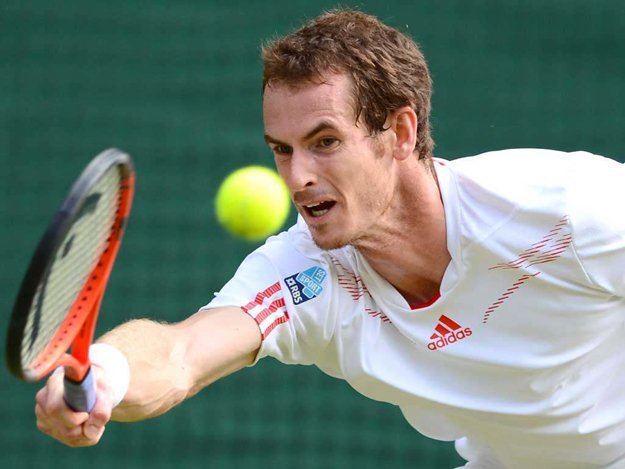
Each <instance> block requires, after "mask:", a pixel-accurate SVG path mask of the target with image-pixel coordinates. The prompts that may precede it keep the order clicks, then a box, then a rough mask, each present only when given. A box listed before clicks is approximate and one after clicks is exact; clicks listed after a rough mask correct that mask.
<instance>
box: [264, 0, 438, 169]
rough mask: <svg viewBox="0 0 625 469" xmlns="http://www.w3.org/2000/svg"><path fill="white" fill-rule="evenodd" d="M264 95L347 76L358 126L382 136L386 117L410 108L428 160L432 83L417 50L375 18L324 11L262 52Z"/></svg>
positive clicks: (420, 149) (418, 147) (422, 152)
mask: <svg viewBox="0 0 625 469" xmlns="http://www.w3.org/2000/svg"><path fill="white" fill-rule="evenodd" d="M262 58H263V65H264V71H263V88H262V90H263V93H264V91H265V89H266V87H267V86H268V85H271V84H272V83H283V84H286V85H289V86H298V85H300V84H303V83H307V82H308V83H315V82H318V83H322V82H323V78H324V75H326V74H327V73H339V74H343V73H345V74H347V75H349V76H350V77H351V80H352V83H353V87H354V90H353V99H354V106H355V109H354V112H355V116H356V123H358V122H359V120H360V118H361V117H362V121H363V122H364V125H365V126H366V128H367V130H368V131H369V132H371V134H372V135H378V134H379V133H380V132H382V131H384V130H386V129H385V128H384V124H385V122H386V119H387V118H388V116H389V114H390V113H392V112H393V111H395V110H396V109H399V108H400V107H402V106H406V105H407V106H410V107H412V108H413V109H414V111H415V113H416V114H417V119H418V127H417V143H416V146H415V150H416V151H417V152H418V154H419V159H422V158H426V157H431V156H432V150H433V147H434V141H433V139H432V136H431V132H430V110H431V98H432V79H431V77H430V73H429V71H428V67H427V63H426V61H425V58H424V56H423V54H422V52H421V50H420V49H419V46H418V45H417V44H416V43H415V42H414V41H413V40H412V39H411V38H410V37H408V36H407V35H405V34H403V33H401V32H400V31H398V30H397V29H394V28H391V27H389V26H387V25H385V24H384V23H382V22H381V21H379V20H378V19H377V18H376V17H374V16H371V15H368V14H365V13H362V12H360V11H357V10H350V9H339V10H331V11H328V12H326V13H324V14H322V15H321V16H319V17H317V18H315V19H313V20H311V21H310V22H308V23H307V24H305V25H304V26H303V27H301V28H300V29H298V30H296V31H294V32H292V33H291V34H289V35H287V36H285V37H283V38H279V39H276V40H274V41H271V42H268V43H267V44H265V45H264V46H263V48H262Z"/></svg>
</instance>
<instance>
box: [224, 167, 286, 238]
mask: <svg viewBox="0 0 625 469" xmlns="http://www.w3.org/2000/svg"><path fill="white" fill-rule="evenodd" d="M290 207H291V200H290V198H289V190H288V189H287V187H286V184H284V181H283V180H282V179H281V178H280V176H278V174H277V173H276V172H275V171H274V170H272V169H269V168H266V167H264V166H246V167H244V168H240V169H237V170H236V171H234V172H232V173H230V175H228V176H227V177H226V179H224V181H223V182H222V183H221V186H219V189H218V191H217V196H216V198H215V210H216V212H217V220H218V221H219V223H220V224H221V225H222V226H224V227H225V228H226V229H227V230H228V231H230V232H231V233H233V234H235V235H237V236H240V237H242V238H244V239H247V240H249V241H259V240H262V239H264V238H266V237H268V236H270V235H272V234H274V233H276V232H277V231H278V230H279V229H280V228H282V225H284V222H285V221H286V219H287V217H288V216H289V209H290Z"/></svg>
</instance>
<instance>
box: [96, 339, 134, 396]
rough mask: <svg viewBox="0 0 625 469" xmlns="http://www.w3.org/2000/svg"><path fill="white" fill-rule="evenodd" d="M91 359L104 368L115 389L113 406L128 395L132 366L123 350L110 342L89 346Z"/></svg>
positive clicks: (110, 384)
mask: <svg viewBox="0 0 625 469" xmlns="http://www.w3.org/2000/svg"><path fill="white" fill-rule="evenodd" d="M89 361H90V362H91V364H92V365H95V366H98V367H100V368H102V369H103V370H104V375H105V379H106V381H107V383H108V385H109V386H110V388H111V389H112V391H113V407H115V406H117V405H118V404H119V403H120V402H121V401H122V400H123V399H124V396H125V395H126V392H127V391H128V386H129V384H130V366H129V365H128V360H127V359H126V357H125V356H124V354H123V353H122V352H120V351H119V349H117V348H116V347H114V346H113V345H110V344H105V343H99V344H93V345H92V346H91V347H89Z"/></svg>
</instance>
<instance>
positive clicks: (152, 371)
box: [98, 319, 190, 421]
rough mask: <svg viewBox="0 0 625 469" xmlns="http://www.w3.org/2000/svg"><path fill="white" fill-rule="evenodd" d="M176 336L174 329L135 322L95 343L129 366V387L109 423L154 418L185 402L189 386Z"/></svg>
mask: <svg viewBox="0 0 625 469" xmlns="http://www.w3.org/2000/svg"><path fill="white" fill-rule="evenodd" d="M177 335H178V333H177V329H176V326H175V325H171V324H161V323H157V322H154V321H150V320H147V319H139V320H134V321H130V322H127V323H125V324H122V325H121V326H119V327H117V328H115V329H113V330H112V331H110V332H108V333H106V334H105V335H103V336H102V337H101V338H99V339H98V342H104V343H107V344H110V345H113V346H114V347H116V348H117V349H119V350H120V351H121V352H122V353H123V354H124V356H125V357H126V359H127V360H128V364H129V366H130V385H129V387H128V391H127V393H126V395H125V397H124V399H123V401H122V402H121V403H120V404H119V405H118V406H117V407H116V408H115V409H114V411H113V416H112V419H113V420H118V421H136V420H143V419H146V418H150V417H155V416H157V415H160V414H162V413H164V412H166V411H167V410H169V409H171V408H172V407H174V406H175V405H176V404H178V403H180V402H181V401H183V400H184V399H185V397H186V396H187V394H188V390H189V388H190V384H189V383H188V377H187V375H186V373H185V372H184V364H183V354H184V350H183V342H182V341H179V340H177Z"/></svg>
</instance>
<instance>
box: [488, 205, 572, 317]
mask: <svg viewBox="0 0 625 469" xmlns="http://www.w3.org/2000/svg"><path fill="white" fill-rule="evenodd" d="M568 223H569V217H568V215H564V216H563V217H562V218H561V219H560V220H559V221H558V222H557V223H556V224H555V226H554V228H552V229H551V230H549V232H548V234H547V235H545V236H544V237H543V238H542V239H541V240H540V241H538V242H536V243H534V244H532V245H531V246H530V247H529V248H528V249H526V250H525V251H523V252H522V253H521V254H519V255H518V256H517V258H516V259H515V260H513V261H510V262H502V263H499V264H496V265H494V266H492V267H490V268H489V269H488V270H494V269H520V268H525V269H527V268H529V267H533V266H536V265H539V264H546V263H547V262H553V261H555V260H557V259H558V258H559V257H560V256H561V255H562V253H563V252H564V251H566V250H567V248H568V247H569V246H570V245H571V243H572V242H573V236H572V235H571V233H570V232H568V231H565V230H564V228H565V227H566V226H568ZM543 248H545V249H543ZM540 274H541V272H540V271H538V272H536V273H534V274H527V275H523V276H521V277H519V279H518V280H517V281H516V282H515V283H513V284H512V286H511V287H510V288H508V289H507V290H505V291H504V293H502V294H501V295H500V296H499V298H497V299H496V300H495V301H494V302H493V303H492V304H491V305H490V306H489V307H488V308H486V311H484V316H483V318H482V323H484V324H486V323H487V322H488V320H489V319H490V317H491V315H492V314H493V312H494V311H495V310H496V309H497V308H499V307H500V306H501V305H502V304H504V303H505V302H506V301H507V300H508V299H510V297H511V296H512V295H513V294H514V293H516V292H517V291H518V289H519V287H520V286H521V285H523V284H524V283H525V282H527V281H528V280H529V279H530V278H532V277H536V276H538V275H540Z"/></svg>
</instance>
